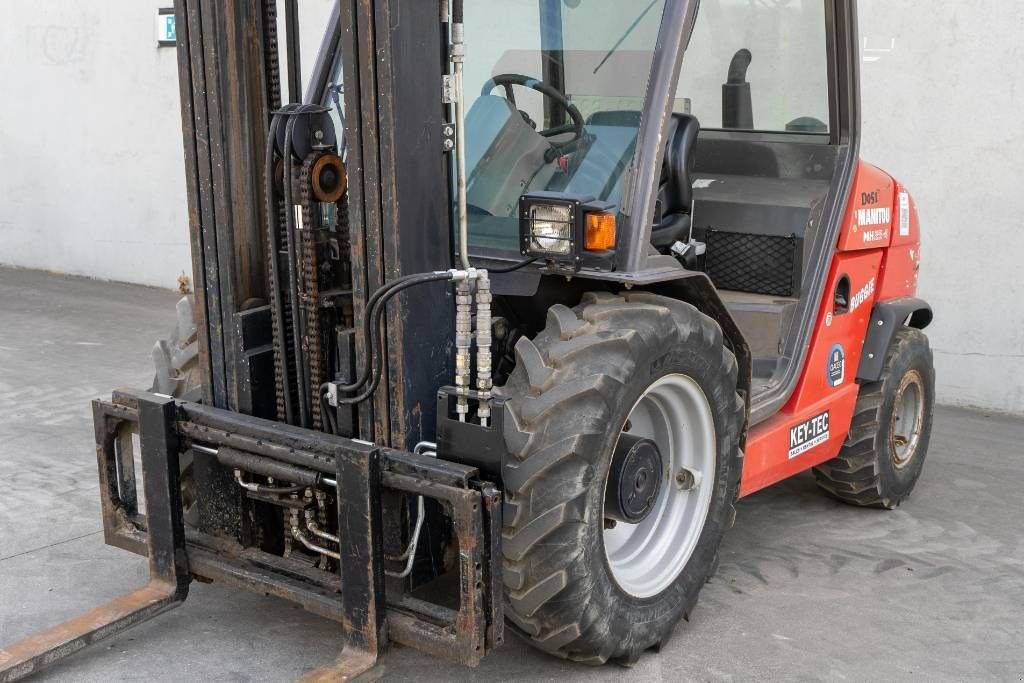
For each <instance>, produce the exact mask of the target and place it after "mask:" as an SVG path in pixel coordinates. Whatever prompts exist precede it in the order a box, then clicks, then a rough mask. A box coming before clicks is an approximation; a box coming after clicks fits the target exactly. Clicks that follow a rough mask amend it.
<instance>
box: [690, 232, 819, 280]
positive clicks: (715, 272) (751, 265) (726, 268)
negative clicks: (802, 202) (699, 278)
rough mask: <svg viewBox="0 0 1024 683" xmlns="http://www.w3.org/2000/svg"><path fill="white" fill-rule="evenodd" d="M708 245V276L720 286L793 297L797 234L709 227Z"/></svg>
mask: <svg viewBox="0 0 1024 683" xmlns="http://www.w3.org/2000/svg"><path fill="white" fill-rule="evenodd" d="M707 245H708V248H707V266H706V267H707V273H708V277H710V278H711V281H712V282H714V283H715V286H716V287H718V288H719V289H729V290H733V291H737V292H751V293H753V294H770V295H772V296H793V290H794V288H795V287H794V282H793V280H794V274H795V272H796V259H797V248H798V246H799V241H798V240H797V238H796V236H790V237H777V236H775V235H750V234H747V233H739V232H724V231H721V230H709V231H708V233H707Z"/></svg>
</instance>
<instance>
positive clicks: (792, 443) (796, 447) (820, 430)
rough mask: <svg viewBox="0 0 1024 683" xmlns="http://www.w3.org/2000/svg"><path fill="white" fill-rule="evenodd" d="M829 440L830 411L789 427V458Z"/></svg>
mask: <svg viewBox="0 0 1024 683" xmlns="http://www.w3.org/2000/svg"><path fill="white" fill-rule="evenodd" d="M826 441H828V411H827V410H826V411H825V412H824V413H822V414H821V415H816V416H815V417H812V418H811V419H810V420H807V421H805V422H801V423H800V424H798V425H794V426H792V427H790V428H789V459H790V460H792V459H793V458H795V457H797V456H798V455H802V454H804V453H806V452H807V451H809V450H811V449H812V448H814V447H815V446H820V445H821V444H823V443H825V442H826Z"/></svg>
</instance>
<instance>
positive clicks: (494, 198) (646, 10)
mask: <svg viewBox="0 0 1024 683" xmlns="http://www.w3.org/2000/svg"><path fill="white" fill-rule="evenodd" d="M664 5H665V0H653V1H651V0H642V1H641V2H623V1H622V0H539V1H538V0H515V1H512V2H510V1H508V0H478V1H475V2H467V3H466V16H465V21H466V71H465V92H466V98H467V114H466V130H465V141H466V157H467V158H466V171H467V195H468V204H469V231H470V246H471V247H472V248H473V249H474V251H476V252H481V251H484V252H487V251H494V250H497V251H501V252H508V251H515V252H518V250H519V241H518V234H519V223H518V218H517V216H516V213H517V212H516V209H517V207H518V201H519V197H520V195H522V194H525V193H528V192H537V191H553V192H563V193H573V194H579V195H586V196H587V197H591V198H595V199H599V200H602V201H607V202H610V203H611V204H618V202H619V199H620V197H621V194H622V185H623V180H624V177H625V174H626V169H627V168H629V166H630V163H631V161H632V158H633V152H634V149H635V147H636V139H637V132H638V130H639V127H640V120H641V112H642V109H643V102H644V95H645V93H646V90H647V82H648V78H649V75H650V71H651V63H652V60H653V54H654V47H655V44H656V42H657V37H658V31H659V28H660V25H661V18H662V12H663V11H664Z"/></svg>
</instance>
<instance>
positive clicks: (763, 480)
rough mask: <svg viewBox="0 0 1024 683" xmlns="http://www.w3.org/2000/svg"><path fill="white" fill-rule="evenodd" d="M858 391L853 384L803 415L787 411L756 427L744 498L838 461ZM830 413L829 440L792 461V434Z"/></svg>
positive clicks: (745, 472)
mask: <svg viewBox="0 0 1024 683" xmlns="http://www.w3.org/2000/svg"><path fill="white" fill-rule="evenodd" d="M858 391H859V387H858V386H857V385H856V384H854V383H852V382H851V383H850V384H848V385H847V386H845V387H841V388H840V389H839V390H837V391H834V392H832V393H831V394H829V395H828V396H823V397H821V398H820V399H819V400H818V401H817V402H816V403H814V404H811V405H808V406H805V408H804V410H802V411H801V412H800V414H799V415H794V414H793V413H792V412H789V411H785V410H784V411H782V412H781V413H779V414H778V415H776V416H775V417H773V418H772V419H770V420H768V421H766V422H763V423H761V424H759V425H757V426H756V427H754V429H752V430H751V431H750V436H749V437H748V439H747V451H746V454H745V455H746V457H745V459H744V463H743V479H742V481H741V482H740V497H741V498H742V497H743V496H749V495H750V494H751V493H754V492H755V491H760V490H761V489H763V488H765V487H766V486H771V485H772V484H775V483H777V482H780V481H782V480H783V479H788V478H789V477H792V476H793V475H794V474H799V473H800V472H803V471H804V470H806V469H808V468H811V467H814V466H815V465H820V464H821V463H823V462H825V461H827V460H831V459H832V458H834V457H836V455H838V454H839V449H840V448H841V447H842V445H843V441H845V440H846V434H847V432H849V431H850V422H851V421H852V420H853V407H854V405H855V404H856V403H857V394H858ZM826 411H827V412H828V415H829V438H828V440H827V441H825V442H824V443H822V444H821V445H819V446H816V447H814V448H812V449H811V450H809V451H807V452H805V453H801V454H799V455H796V456H794V457H792V458H791V457H790V456H789V454H790V448H791V444H790V436H791V430H792V429H793V428H794V427H797V428H798V427H799V425H800V424H801V423H802V422H803V421H804V420H810V419H812V418H814V417H816V416H818V415H822V414H824V413H825V412H826Z"/></svg>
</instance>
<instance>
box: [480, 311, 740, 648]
mask: <svg viewBox="0 0 1024 683" xmlns="http://www.w3.org/2000/svg"><path fill="white" fill-rule="evenodd" d="M516 358H517V365H516V369H515V371H514V372H513V373H512V376H511V377H510V378H509V381H508V383H507V384H506V385H505V386H504V387H502V388H501V389H500V390H499V393H500V394H501V395H503V396H505V397H506V398H507V403H506V406H507V409H508V418H509V419H508V420H507V421H506V422H507V424H508V425H510V426H509V428H508V429H507V433H506V441H507V445H508V448H509V452H510V457H509V458H508V461H507V463H506V467H505V470H504V482H505V495H506V501H507V505H506V516H505V528H504V533H503V543H502V547H503V554H504V562H503V570H504V579H505V595H506V615H507V616H508V618H509V621H510V622H511V626H512V629H513V630H515V631H517V632H519V633H520V634H522V635H524V636H525V637H526V638H527V639H528V640H529V642H531V643H532V644H533V645H535V646H537V647H539V648H540V649H542V650H544V651H546V652H549V653H551V654H554V655H557V656H560V657H564V658H567V659H573V660H578V661H586V662H591V663H603V662H605V661H608V660H614V661H619V662H622V663H627V664H628V663H632V662H633V661H635V660H636V659H637V658H638V657H639V655H640V654H641V653H642V652H643V651H644V650H646V649H648V648H650V647H654V646H659V645H660V644H661V643H663V642H664V641H665V640H666V639H667V638H668V636H669V634H670V633H671V632H672V629H673V627H674V626H675V625H676V623H677V622H678V621H679V620H680V619H681V618H683V617H688V616H689V613H690V611H691V610H692V609H693V607H694V605H695V604H696V601H697V595H698V593H699V591H700V589H701V587H702V586H703V585H704V584H705V583H706V582H707V580H708V579H709V578H710V577H711V575H712V574H713V572H714V570H715V567H716V566H717V554H718V547H719V544H720V543H721V539H722V535H723V534H724V532H725V531H726V530H727V529H728V528H729V527H730V526H731V525H732V523H733V520H734V519H735V508H734V503H735V500H736V495H737V489H738V485H739V477H740V473H741V470H742V457H743V456H742V451H741V449H740V444H741V441H740V439H741V434H742V431H743V424H744V421H745V404H744V401H743V400H742V398H741V397H740V396H739V395H738V394H737V391H736V381H737V373H738V368H737V364H736V358H735V356H734V355H733V354H732V352H731V351H729V350H728V349H727V348H726V347H725V344H724V341H723V335H722V331H721V328H720V327H719V326H718V325H717V324H716V323H715V322H714V321H713V320H711V319H710V318H708V317H707V316H704V315H703V314H701V313H700V312H699V311H698V310H697V309H695V308H694V307H692V306H690V305H688V304H685V303H682V302H679V301H675V300H673V299H668V298H665V297H660V296H656V295H653V294H649V293H643V292H636V293H628V294H625V295H623V296H614V295H611V294H607V293H591V294H587V295H586V296H585V297H584V299H583V302H582V303H581V304H580V305H579V306H577V307H576V308H575V309H569V308H567V307H565V306H560V305H559V306H554V307H552V308H551V309H550V310H549V312H548V320H547V326H546V328H545V330H544V331H543V332H542V333H541V334H539V335H538V336H537V337H536V338H535V339H534V340H533V341H530V340H528V339H523V340H521V341H520V342H519V343H518V344H517V345H516Z"/></svg>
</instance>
